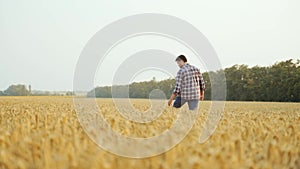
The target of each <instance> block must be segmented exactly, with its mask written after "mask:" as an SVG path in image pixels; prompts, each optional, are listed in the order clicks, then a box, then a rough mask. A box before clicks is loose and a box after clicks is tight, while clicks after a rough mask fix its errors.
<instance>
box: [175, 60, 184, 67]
mask: <svg viewBox="0 0 300 169" xmlns="http://www.w3.org/2000/svg"><path fill="white" fill-rule="evenodd" d="M176 62H177V65H178V66H179V67H182V66H184V61H183V60H181V59H178V60H177V61H176Z"/></svg>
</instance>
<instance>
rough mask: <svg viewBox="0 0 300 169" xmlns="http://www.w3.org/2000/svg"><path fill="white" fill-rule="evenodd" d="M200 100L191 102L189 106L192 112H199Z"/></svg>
mask: <svg viewBox="0 0 300 169" xmlns="http://www.w3.org/2000/svg"><path fill="white" fill-rule="evenodd" d="M198 104H199V100H198V99H196V100H189V101H188V105H189V109H190V110H197V109H198Z"/></svg>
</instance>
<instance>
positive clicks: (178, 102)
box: [173, 96, 186, 108]
mask: <svg viewBox="0 0 300 169" xmlns="http://www.w3.org/2000/svg"><path fill="white" fill-rule="evenodd" d="M185 102H186V101H185V99H183V98H181V97H180V96H176V98H175V101H174V103H173V107H175V108H180V107H181V106H182V105H184V103H185Z"/></svg>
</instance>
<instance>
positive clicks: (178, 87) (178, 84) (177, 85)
mask: <svg viewBox="0 0 300 169" xmlns="http://www.w3.org/2000/svg"><path fill="white" fill-rule="evenodd" d="M181 82H182V72H181V71H180V70H179V71H178V73H177V75H176V83H175V88H174V90H173V93H172V95H171V97H170V99H169V101H168V105H169V106H170V105H171V104H172V101H173V100H174V98H175V97H176V95H178V94H179V93H180V90H181Z"/></svg>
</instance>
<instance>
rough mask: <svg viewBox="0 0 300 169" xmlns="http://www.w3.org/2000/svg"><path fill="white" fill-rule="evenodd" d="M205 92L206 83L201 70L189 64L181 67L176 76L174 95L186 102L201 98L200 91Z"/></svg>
mask: <svg viewBox="0 0 300 169" xmlns="http://www.w3.org/2000/svg"><path fill="white" fill-rule="evenodd" d="M204 90H205V82H204V80H203V76H202V74H201V72H200V70H199V69H198V68H197V67H195V66H193V65H190V64H188V63H186V64H185V65H184V66H183V67H181V68H180V69H179V71H178V73H177V75H176V84H175V88H174V91H173V93H175V94H177V95H178V96H181V97H182V98H183V99H186V100H193V99H199V98H200V91H204Z"/></svg>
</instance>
